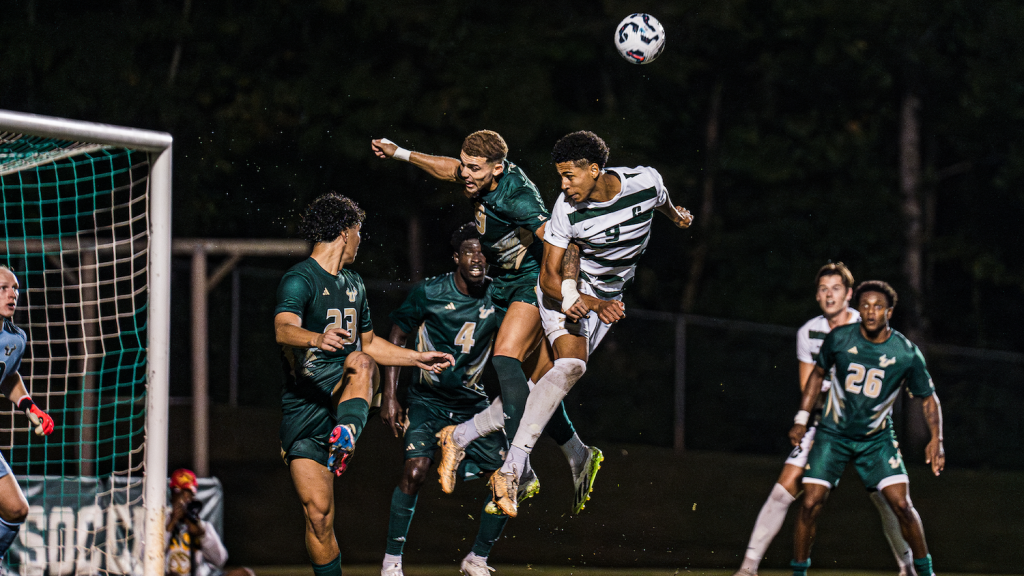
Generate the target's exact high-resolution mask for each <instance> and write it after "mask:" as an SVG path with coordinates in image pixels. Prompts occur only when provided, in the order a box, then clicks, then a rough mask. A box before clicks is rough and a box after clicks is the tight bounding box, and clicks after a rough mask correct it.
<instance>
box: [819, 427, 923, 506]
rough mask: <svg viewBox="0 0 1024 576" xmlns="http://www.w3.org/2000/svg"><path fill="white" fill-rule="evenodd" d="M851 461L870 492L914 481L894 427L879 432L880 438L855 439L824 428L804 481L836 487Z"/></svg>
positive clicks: (820, 432)
mask: <svg viewBox="0 0 1024 576" xmlns="http://www.w3.org/2000/svg"><path fill="white" fill-rule="evenodd" d="M850 460H853V463H854V465H855V466H856V467H857V474H858V475H859V476H860V479H861V481H862V482H863V483H864V487H865V488H868V489H869V490H870V489H876V490H881V489H882V488H885V487H886V486H890V485H892V484H902V483H909V482H910V477H909V476H907V467H906V466H904V464H903V455H902V454H900V445H899V443H898V442H897V441H896V434H895V433H894V432H893V431H892V429H891V428H890V429H888V430H883V431H881V432H879V433H878V437H877V438H871V439H870V440H851V439H849V438H844V437H842V436H837V435H835V434H833V433H831V432H829V431H828V430H825V429H823V428H821V427H820V426H819V427H818V432H817V434H816V435H815V437H814V445H813V446H812V447H811V453H810V454H809V455H808V456H807V469H806V470H805V471H804V480H803V481H804V482H810V483H811V484H821V485H824V486H827V487H828V488H835V487H836V486H837V485H838V484H839V478H840V477H841V476H842V475H843V470H845V469H846V464H847V463H848V462H850Z"/></svg>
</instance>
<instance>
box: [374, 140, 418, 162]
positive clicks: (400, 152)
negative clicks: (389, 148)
mask: <svg viewBox="0 0 1024 576" xmlns="http://www.w3.org/2000/svg"><path fill="white" fill-rule="evenodd" d="M380 141H381V142H382V143H384V144H395V143H394V142H392V141H391V140H388V139H387V138H381V140H380ZM395 146H396V147H397V148H398V149H397V150H395V153H394V154H392V155H391V157H392V158H394V159H395V160H401V161H402V162H408V161H409V156H410V155H411V154H412V151H411V150H406V149H405V148H402V147H401V146H398V144H395Z"/></svg>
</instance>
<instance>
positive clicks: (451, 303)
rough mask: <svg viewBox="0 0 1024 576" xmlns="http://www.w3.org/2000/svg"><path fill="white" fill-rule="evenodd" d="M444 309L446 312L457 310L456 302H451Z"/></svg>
mask: <svg viewBox="0 0 1024 576" xmlns="http://www.w3.org/2000/svg"><path fill="white" fill-rule="evenodd" d="M444 309H445V310H455V303H454V302H449V303H448V304H447V305H446V306H445V307H444Z"/></svg>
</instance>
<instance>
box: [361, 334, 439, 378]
mask: <svg viewBox="0 0 1024 576" xmlns="http://www.w3.org/2000/svg"><path fill="white" fill-rule="evenodd" d="M359 338H360V340H361V343H362V347H363V352H366V353H367V354H369V355H370V356H372V357H373V359H374V360H376V361H377V364H380V365H382V366H415V367H417V368H421V369H423V370H430V371H431V372H434V373H435V374H439V373H441V372H443V371H444V369H445V368H448V367H449V366H452V365H454V364H455V358H453V357H452V355H451V354H448V353H446V352H436V351H429V350H428V351H426V352H417V351H416V350H409V349H408V348H400V347H398V346H395V345H394V344H392V343H391V342H388V341H387V340H385V339H383V338H377V337H376V336H374V334H373V331H370V332H363V333H362V334H360V336H359Z"/></svg>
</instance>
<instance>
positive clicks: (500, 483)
mask: <svg viewBox="0 0 1024 576" xmlns="http://www.w3.org/2000/svg"><path fill="white" fill-rule="evenodd" d="M487 484H488V485H489V486H490V487H491V494H492V495H493V496H494V505H495V506H497V507H498V508H499V509H500V510H501V511H502V512H504V513H505V514H506V515H507V516H508V517H509V518H515V517H516V513H517V512H518V509H517V506H516V493H517V492H518V491H519V480H518V479H517V478H516V475H515V472H513V473H511V474H503V473H502V472H501V470H495V471H494V474H491V479H490V480H488V481H487Z"/></svg>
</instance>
